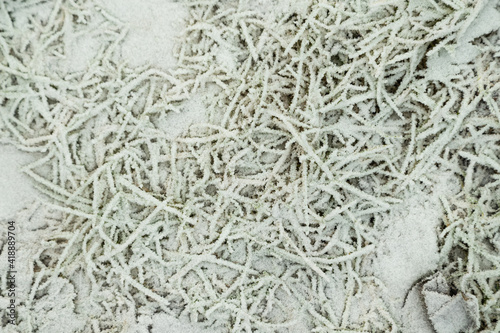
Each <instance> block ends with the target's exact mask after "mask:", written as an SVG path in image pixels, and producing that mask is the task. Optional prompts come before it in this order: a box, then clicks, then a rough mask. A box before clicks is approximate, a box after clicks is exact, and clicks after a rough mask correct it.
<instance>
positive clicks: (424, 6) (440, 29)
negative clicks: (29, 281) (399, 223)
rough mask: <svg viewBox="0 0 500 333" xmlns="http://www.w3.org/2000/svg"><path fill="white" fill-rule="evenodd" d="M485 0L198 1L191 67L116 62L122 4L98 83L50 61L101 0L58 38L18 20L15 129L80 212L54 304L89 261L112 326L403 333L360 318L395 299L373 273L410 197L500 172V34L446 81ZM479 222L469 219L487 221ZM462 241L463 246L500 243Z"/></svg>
mask: <svg viewBox="0 0 500 333" xmlns="http://www.w3.org/2000/svg"><path fill="white" fill-rule="evenodd" d="M492 3H494V2H492ZM485 4H487V2H484V3H474V2H472V1H468V2H464V1H460V2H458V1H454V2H451V1H448V2H446V3H436V2H434V1H429V2H425V1H424V2H417V1H410V2H408V3H406V2H394V3H370V2H338V3H334V4H328V3H325V2H312V3H311V4H310V5H309V6H308V7H307V9H305V10H304V11H302V12H300V13H298V12H297V13H294V12H292V13H288V14H285V15H283V16H280V17H270V16H265V15H263V14H262V13H258V12H255V11H252V10H250V8H251V3H246V2H242V1H240V2H239V3H238V4H236V3H234V2H222V3H219V2H208V3H197V2H192V3H191V2H189V3H187V5H188V6H190V7H191V15H192V20H191V21H190V22H189V25H188V27H187V29H186V33H185V36H184V42H183V43H181V44H180V45H179V48H178V50H177V56H178V61H179V63H178V68H177V69H176V70H175V71H173V72H171V73H164V72H161V71H157V70H154V69H147V68H138V69H130V68H128V67H127V66H126V65H124V64H120V63H117V62H116V61H115V60H113V59H115V58H113V50H114V48H115V47H116V45H118V43H119V42H120V40H121V39H122V38H124V36H125V32H123V30H122V27H121V25H120V23H119V21H117V20H116V19H113V18H112V17H111V16H110V15H109V14H107V13H106V12H105V11H102V9H99V10H100V12H101V15H102V16H103V17H104V19H103V21H102V22H101V23H100V25H98V27H92V28H93V29H101V30H99V31H103V32H105V33H104V35H103V36H106V37H105V38H104V37H103V38H104V39H105V40H108V42H107V43H104V44H106V46H105V47H103V48H102V49H101V50H100V52H99V53H98V55H97V57H96V58H95V61H94V63H93V64H91V65H90V67H89V69H88V70H87V71H86V72H83V73H73V74H61V73H57V72H52V71H47V70H44V68H43V67H41V66H37V65H36V63H35V61H34V60H33V59H35V58H36V57H35V55H39V54H49V55H50V56H51V57H52V56H54V57H61V56H62V57H63V56H64V48H63V47H62V46H63V45H64V40H63V39H62V36H63V35H64V34H69V33H71V32H72V31H80V32H81V33H83V32H85V31H86V29H91V24H90V16H91V15H90V13H93V12H92V10H94V9H92V8H91V7H89V6H88V5H87V3H86V2H81V3H80V2H71V1H68V2H65V1H62V2H57V3H56V6H55V7H53V8H51V11H49V12H50V15H49V16H48V17H47V19H46V20H45V21H43V22H41V23H40V24H36V19H34V20H32V21H30V22H32V23H30V24H28V23H26V22H25V23H24V25H23V29H27V30H28V31H29V32H30V33H31V34H33V35H35V36H37V37H36V38H34V40H35V41H36V40H47V42H46V43H44V44H42V45H39V44H36V42H33V41H32V42H30V41H28V40H24V39H22V38H21V37H20V36H21V35H20V33H19V31H20V30H19V29H21V27H16V20H11V21H12V24H11V25H9V24H8V23H9V22H10V21H6V22H7V25H6V29H5V32H2V38H3V39H4V40H5V41H6V42H5V43H3V44H2V47H3V49H2V58H1V61H2V63H1V66H2V67H1V68H2V69H4V72H2V73H0V75H3V76H4V78H5V80H4V81H3V86H2V88H1V89H2V95H0V97H1V98H2V123H1V129H2V131H3V133H8V135H9V136H10V137H11V138H12V139H13V140H16V142H17V144H18V145H19V146H20V147H21V148H22V149H26V150H30V151H41V152H44V153H45V157H44V158H42V159H41V160H39V161H37V162H36V163H34V164H32V165H30V166H28V167H27V168H26V169H25V170H26V172H27V173H28V174H29V175H31V176H32V177H33V179H34V180H35V181H36V182H37V183H38V186H39V187H40V190H41V191H42V192H44V193H45V194H47V195H48V196H49V197H51V198H52V199H53V202H52V203H51V207H52V208H53V209H56V210H59V211H62V212H64V213H65V218H64V220H63V221H61V222H62V223H61V227H60V228H61V234H60V235H58V236H57V240H58V242H56V244H57V245H56V244H54V243H52V244H53V247H52V248H50V249H46V250H45V251H42V252H41V253H40V258H44V260H35V265H34V267H33V269H34V271H35V276H36V278H35V281H34V283H33V286H32V292H31V293H32V295H33V297H32V301H33V302H35V301H36V299H40V298H41V296H42V295H44V293H46V290H48V289H49V288H50V286H51V284H52V283H53V282H54V281H56V279H59V278H60V277H59V276H60V275H62V276H72V275H74V274H77V272H80V269H83V270H84V271H85V273H86V276H87V278H88V279H89V280H90V295H91V297H90V298H91V299H92V297H93V299H97V300H100V301H99V303H100V304H96V305H98V306H97V307H98V308H100V309H102V313H101V314H100V320H99V321H97V320H94V321H91V322H90V323H88V325H89V327H92V328H93V329H94V330H97V329H100V330H106V329H108V330H110V331H113V330H116V329H118V328H117V327H119V326H120V324H119V323H118V322H115V319H114V318H115V317H116V315H117V314H120V313H131V314H137V313H147V312H148V311H156V310H161V311H165V312H167V313H170V314H173V315H175V316H184V317H189V318H190V319H191V320H192V321H202V322H205V323H206V324H207V325H210V326H211V327H213V328H216V329H219V330H220V331H233V332H240V331H252V330H258V331H259V332H266V331H268V332H280V331H283V332H286V331H287V330H288V328H289V327H291V326H292V325H299V324H300V325H303V327H305V330H308V331H312V332H331V331H335V330H349V329H351V330H362V331H363V330H364V331H374V330H375V331H390V330H393V331H397V330H398V327H399V323H398V322H397V321H396V320H395V319H394V316H393V315H392V314H391V311H392V309H391V307H390V306H389V305H387V302H385V300H383V299H381V298H378V296H376V297H375V298H378V299H376V301H375V302H373V304H371V310H370V311H369V313H368V314H367V315H366V316H361V317H360V319H358V320H354V319H353V318H351V311H350V306H351V303H352V299H353V298H354V297H355V295H356V294H357V293H359V292H360V291H361V290H363V289H369V290H371V291H373V293H374V294H376V291H380V288H379V284H378V283H376V282H374V281H376V280H373V279H371V278H369V277H364V276H363V275H362V273H361V264H362V260H363V257H364V256H365V255H367V254H368V253H370V252H371V251H373V249H374V247H375V246H376V242H377V240H376V239H375V238H374V232H373V230H374V228H377V223H378V222H377V221H379V219H380V218H383V216H384V215H383V214H384V213H385V212H387V210H388V209H390V206H391V204H392V203H394V202H397V201H398V200H397V199H396V198H395V197H397V196H398V193H401V192H402V191H404V190H405V189H406V188H407V187H408V185H410V184H413V183H416V182H423V183H425V184H432V177H431V175H430V174H431V173H432V169H433V168H434V167H435V166H436V165H437V166H438V167H440V168H443V169H446V170H450V171H452V172H454V173H456V174H457V176H459V177H463V179H464V191H463V194H464V195H466V196H476V197H477V195H476V194H475V192H474V191H475V190H476V189H477V188H478V187H480V186H485V184H483V183H481V182H483V181H485V182H486V185H487V186H486V187H488V186H493V185H491V184H494V182H495V181H496V180H495V179H496V174H495V172H498V169H497V168H498V165H499V163H498V154H497V153H498V152H496V150H494V149H493V150H492V149H491V148H490V149H487V147H488V146H491V145H492V144H493V143H495V142H497V141H498V135H499V134H500V133H498V130H499V124H498V121H500V116H499V114H498V89H499V86H498V83H497V82H498V80H497V78H498V75H499V72H498V68H499V67H498V52H499V51H500V50H499V45H498V41H497V40H496V39H495V38H498V37H495V35H490V36H487V37H481V38H479V39H474V40H472V41H467V43H472V44H471V45H473V46H474V47H476V48H478V49H479V50H480V54H479V55H478V56H476V57H474V58H473V59H472V60H470V61H465V62H460V61H454V62H453V61H451V62H450V63H451V65H450V66H451V68H447V69H446V71H444V70H443V75H442V76H440V77H437V78H436V76H435V75H434V76H433V74H434V72H433V71H435V70H437V69H440V67H441V66H442V64H443V63H445V60H443V59H445V58H446V57H447V55H448V54H453V51H452V50H453V48H454V47H458V45H460V42H461V38H462V37H461V36H462V35H466V36H467V31H469V30H468V29H470V26H471V23H472V22H473V20H474V18H475V17H477V16H478V15H479V14H480V13H481V9H482V8H483V7H484V6H485ZM9 5H11V6H16V4H9ZM489 10H494V8H493V7H492V9H489ZM3 15H7V16H8V15H10V14H8V11H7V10H4V11H3ZM93 15H96V14H95V13H94V14H93ZM67 17H73V18H74V19H73V20H68V19H67ZM33 22H35V23H33ZM54 32H56V33H54ZM487 32H489V31H486V32H484V33H487ZM58 34H59V35H58ZM469 35H470V34H469ZM477 37H479V36H477ZM16 38H17V39H16ZM106 38H107V39H106ZM29 50H32V51H29ZM42 51H43V52H42ZM446 52H448V53H446ZM46 61H49V60H46ZM432 66H434V67H432ZM478 73H480V76H479V79H478V75H477V74H478ZM203 89H206V90H203ZM200 90H202V91H204V92H205V94H206V95H207V96H208V97H207V98H206V102H207V105H208V112H209V123H207V124H198V125H194V126H192V127H191V128H190V129H189V131H187V132H186V133H185V134H184V135H183V136H181V137H179V138H175V139H172V138H170V137H169V136H167V135H166V134H165V133H164V130H162V129H161V128H160V126H158V124H159V123H161V119H162V117H164V116H165V114H166V113H167V112H178V111H179V109H180V108H181V107H182V101H183V100H185V99H186V98H188V97H189V95H190V94H192V93H195V92H197V91H200ZM5 135H7V134H5ZM467 161H468V162H467ZM467 163H469V164H468V165H467ZM471 165H472V167H471ZM43 169H45V170H46V172H45V174H44V175H42V174H39V173H37V172H38V171H39V170H43ZM47 170H48V171H47ZM475 170H484V171H483V172H484V173H485V174H486V175H487V176H484V177H479V175H477V174H476V173H475ZM492 170H493V171H494V172H492ZM488 177H489V178H488ZM488 184H489V185H488ZM491 197H494V195H493V194H490V198H491ZM467 198H469V197H467ZM461 202H462V203H461V204H462V205H463V204H464V201H461ZM488 202H489V205H490V206H489V207H490V208H489V209H494V207H495V206H494V203H492V201H491V200H490V201H488ZM497 205H498V204H497ZM496 207H497V206H496ZM497 208H498V207H497ZM453 212H454V213H453ZM452 213H453V214H458V210H455V209H453V210H452ZM472 215H474V214H472ZM472 215H471V216H472ZM476 215H477V214H476ZM474 216H475V215H474ZM474 221H476V219H471V218H465V217H464V220H463V222H462V223H463V224H464V225H465V226H466V230H469V231H470V230H474V229H471V226H474V225H475V226H476V227H477V226H480V228H479V230H481V232H483V231H484V230H486V229H484V228H486V226H485V225H483V224H481V223H479V224H478V222H474ZM488 223H489V224H488V226H494V225H496V224H495V223H493V224H492V223H490V222H488ZM451 225H452V226H453V228H455V226H457V224H456V223H455V224H451ZM488 228H489V227H488ZM483 229H484V230H483ZM490 229H491V228H490ZM453 230H459V229H453ZM461 230H465V229H461ZM488 230H489V229H488ZM490 233H491V237H490V236H488V237H489V238H487V239H488V242H491V241H492V240H491V239H493V241H494V240H495V239H496V238H495V237H497V238H498V236H495V235H498V233H497V232H496V233H495V230H494V229H491V230H490ZM443 235H448V236H447V237H448V238H446V239H447V240H446V241H445V249H450V248H452V247H453V246H455V247H457V246H458V247H460V246H462V247H464V246H465V247H466V248H468V249H474V248H475V247H477V246H479V245H477V244H476V243H474V242H483V240H482V238H481V237H482V236H481V237H477V236H475V234H471V233H468V234H465V236H464V235H463V234H460V233H459V232H456V231H450V230H449V229H445V231H444V232H443ZM462 236H463V237H462ZM450 237H451V238H450ZM460 237H462V238H460ZM485 237H486V236H485ZM490 238H491V239H490ZM464 240H466V241H464ZM471 251H473V252H472V253H473V254H474V253H476V252H474V250H471ZM484 253H486V252H481V255H483V254H484ZM483 256H484V255H483ZM471 258H472V257H471ZM486 259H488V260H490V263H489V264H487V265H490V266H491V267H490V266H488V267H489V268H487V270H486V271H488V272H489V271H491V270H494V269H497V268H493V265H495V262H496V261H495V260H496V259H494V260H493V259H492V257H491V256H490V257H487V258H486ZM456 260H457V262H460V258H458V259H456ZM469 262H470V264H469V266H470V267H471V268H470V270H469V271H468V274H469V275H465V276H463V277H461V279H462V280H461V281H462V288H463V289H467V292H471V291H470V290H469V289H471V288H472V289H473V290H474V291H475V292H476V293H475V295H476V296H477V297H481V296H479V293H478V292H477V290H478V289H477V288H475V287H474V286H473V285H471V284H470V283H469V281H479V282H474V283H478V285H479V286H480V287H479V290H482V289H481V288H484V286H483V285H484V283H486V284H487V286H488V287H489V289H485V290H486V291H485V293H486V294H485V295H487V299H486V298H480V304H481V306H482V310H481V311H482V312H481V313H482V315H483V318H484V319H482V320H483V323H484V324H483V327H485V328H491V327H492V325H493V322H494V320H495V318H496V317H495V316H496V315H497V314H495V313H494V305H495V304H494V300H498V292H497V291H495V290H494V288H495V283H496V282H494V281H493V280H492V279H491V277H489V276H488V277H486V276H485V274H483V273H481V274H479V273H478V268H477V267H478V266H477V265H478V264H477V263H478V262H479V259H478V258H476V259H470V261H469ZM447 263H448V262H446V264H447ZM457 265H458V266H457ZM460 265H461V264H456V265H455V266H456V267H459V268H460V267H462V266H460ZM452 266H453V264H452ZM455 266H453V267H455ZM469 266H468V267H469ZM481 269H482V268H481ZM454 274H455V276H462V275H460V274H461V273H460V271H457V272H456V273H454ZM486 275H487V273H486ZM479 277H480V278H479ZM481 279H482V280H481ZM485 279H486V280H485ZM485 281H486V282H485ZM492 281H493V282H492ZM481 286H482V287H481ZM103 291H107V292H108V294H109V295H107V296H106V297H107V298H106V299H105V300H104V299H103V296H101V295H100V294H101V293H102V292H103ZM464 292H465V290H464ZM472 293H473V294H474V292H472ZM483 300H484V301H483ZM491 300H493V301H491ZM27 306H28V307H29V306H30V304H29V303H28V304H27ZM492 309H493V310H492ZM492 311H493V312H492ZM21 321H22V322H23V323H24V325H31V324H29V323H30V319H29V318H21ZM116 325H117V326H116ZM35 326H36V324H35ZM26 327H27V326H26Z"/></svg>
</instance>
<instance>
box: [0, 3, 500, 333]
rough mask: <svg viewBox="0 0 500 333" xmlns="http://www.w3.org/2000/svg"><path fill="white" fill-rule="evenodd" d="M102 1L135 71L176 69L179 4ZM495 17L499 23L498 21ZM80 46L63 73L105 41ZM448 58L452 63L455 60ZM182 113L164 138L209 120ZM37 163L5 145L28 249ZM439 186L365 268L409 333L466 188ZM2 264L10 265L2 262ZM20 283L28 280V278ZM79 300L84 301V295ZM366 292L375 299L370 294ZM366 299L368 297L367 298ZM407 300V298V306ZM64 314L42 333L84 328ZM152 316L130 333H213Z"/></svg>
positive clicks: (9, 196) (393, 220)
mask: <svg viewBox="0 0 500 333" xmlns="http://www.w3.org/2000/svg"><path fill="white" fill-rule="evenodd" d="M100 1H101V3H102V5H103V7H105V8H106V9H107V10H108V11H109V12H110V13H112V14H113V15H115V16H116V17H118V18H119V19H120V20H121V21H122V22H125V23H126V25H127V26H128V27H129V29H130V32H129V34H128V35H127V37H126V39H125V40H124V41H123V44H122V45H121V46H120V49H119V52H118V53H117V54H118V55H119V57H120V58H121V59H122V60H125V61H127V62H128V63H129V64H131V65H133V66H142V65H152V66H156V67H158V68H162V69H168V68H172V67H173V66H175V59H174V57H173V55H172V47H173V43H174V42H175V38H176V37H177V36H178V35H179V34H180V32H181V30H182V19H184V18H186V17H187V11H186V9H185V8H184V7H183V6H182V5H181V4H180V3H172V2H168V1H161V0H145V1H135V0H124V1H122V0H100ZM259 4H261V5H262V7H261V8H262V10H264V11H265V10H266V9H268V8H269V7H266V2H264V1H261V2H259ZM300 5H301V3H300V2H298V4H295V6H300ZM290 6H294V4H293V2H285V1H283V2H281V3H280V4H279V5H278V7H276V6H275V7H272V6H270V7H271V8H274V10H278V9H279V10H283V11H286V10H288V9H289V7H290ZM488 15H490V16H491V15H493V17H490V16H488ZM494 15H495V13H493V14H491V12H488V11H485V12H484V14H483V16H480V17H479V19H478V24H477V25H476V28H477V30H478V31H475V32H474V31H473V32H471V33H470V35H469V36H466V37H464V38H465V39H464V44H463V48H464V49H465V48H467V47H469V46H468V45H467V42H468V40H467V38H473V37H474V36H476V35H481V34H484V31H485V30H491V28H492V26H491V25H485V24H484V22H491V21H492V20H496V19H497V17H495V16H494ZM498 22H500V21H498ZM494 28H495V27H494ZM496 28H498V27H496ZM74 46H75V48H74V49H73V50H72V52H73V54H74V57H69V58H68V61H67V62H63V63H59V64H58V66H62V67H65V68H64V70H69V69H70V68H71V69H75V70H81V69H84V68H85V67H86V66H87V65H88V64H89V63H90V62H91V60H92V57H93V56H94V54H95V52H96V51H97V49H98V47H99V41H98V39H97V37H96V36H84V37H82V38H80V39H78V41H76V40H75V43H74ZM459 51H460V50H458V51H457V56H459V57H460V56H462V53H461V52H459ZM474 52H475V50H468V52H467V54H473V53H474ZM222 56H223V57H224V56H226V57H230V56H231V55H230V54H229V55H228V54H225V55H224V54H223V55H222ZM443 57H448V55H447V54H446V55H444V56H443ZM459 60H460V59H459ZM461 60H464V59H461ZM447 61H448V62H449V59H442V58H438V57H436V59H435V62H436V63H435V64H434V66H436V68H441V70H442V71H452V70H453V68H449V67H447V65H446V63H447ZM443 64H445V65H443ZM438 74H439V73H438ZM441 74H442V73H441ZM181 110H182V111H183V112H182V113H181V114H174V113H170V114H169V115H167V116H165V117H164V118H163V119H161V120H160V121H161V122H162V127H163V128H164V129H165V132H166V133H167V135H168V136H170V137H172V138H173V137H177V136H179V135H180V134H182V133H183V132H184V131H185V130H186V129H187V128H188V127H189V125H191V124H193V123H195V122H204V121H205V120H206V115H205V109H204V107H203V104H202V103H201V96H194V97H193V98H192V99H191V100H190V101H188V102H186V103H184V104H183V106H182V107H181ZM34 160H35V159H34V158H33V157H32V156H31V155H30V153H25V152H21V151H18V150H16V149H15V148H14V147H13V146H12V145H5V144H4V145H0V189H1V190H0V220H1V221H2V222H3V221H6V220H8V219H14V220H16V221H17V223H18V224H19V225H20V226H21V230H24V232H25V233H24V234H21V235H20V236H19V239H20V242H21V245H22V244H29V243H30V242H35V243H36V238H37V233H36V229H37V227H39V226H40V225H43V223H44V222H43V219H44V218H46V217H45V216H44V214H43V208H41V207H40V205H41V204H40V199H39V198H40V194H38V192H37V191H36V189H35V188H34V187H33V185H32V184H31V181H30V179H29V178H28V177H27V176H25V175H24V174H23V173H22V171H21V167H22V166H23V165H26V164H28V163H30V162H32V161H34ZM440 179H441V182H440V183H438V184H437V185H436V186H435V191H434V194H433V195H432V196H428V195H425V194H423V192H421V191H420V190H419V189H418V188H416V189H415V191H414V194H413V195H412V196H410V197H407V198H404V200H403V202H402V203H401V204H399V206H396V207H394V209H393V211H392V213H391V214H390V216H389V217H388V218H387V220H385V221H382V222H381V224H380V230H379V232H380V233H379V235H378V241H379V242H378V245H377V248H376V251H375V252H374V253H373V254H372V255H370V259H371V261H370V263H369V264H368V265H367V266H366V267H365V268H364V269H365V270H366V272H368V273H371V274H373V276H375V277H377V278H378V279H380V280H381V281H382V282H383V283H384V284H385V287H386V295H385V297H386V298H387V299H388V300H390V302H391V303H392V304H391V306H392V309H393V310H394V312H395V313H396V315H397V316H399V317H400V320H401V322H402V324H403V327H405V330H406V332H415V333H417V332H420V333H427V332H429V333H431V332H433V329H432V327H431V326H430V324H429V322H428V321H427V320H426V316H427V314H426V313H425V311H424V308H423V307H422V304H421V299H420V297H419V295H418V294H417V293H416V292H415V291H414V290H413V289H412V291H411V292H409V290H410V288H411V287H412V286H413V284H414V282H415V281H417V280H419V279H420V278H422V277H423V276H425V275H426V274H428V273H429V272H432V271H433V270H434V269H435V268H436V267H437V262H438V256H439V253H438V250H439V249H438V245H437V232H436V231H437V227H438V224H439V218H440V216H441V215H442V208H441V204H440V201H439V200H440V199H439V197H440V196H441V195H446V194H450V193H454V192H455V191H457V188H459V186H460V185H459V184H458V181H457V180H456V179H454V178H453V177H452V176H450V175H447V174H443V175H441V177H440ZM40 210H42V213H40ZM36 212H38V213H36ZM37 214H38V215H37ZM23 223H26V224H30V225H29V226H28V225H26V226H25V225H22V224H23ZM31 248H33V246H31ZM28 256H29V254H28V253H24V252H22V251H21V252H20V257H19V258H18V262H19V263H22V262H23V260H22V259H23V258H24V257H28ZM1 259H2V260H4V258H3V257H2V258H1ZM27 261H28V260H26V262H27ZM19 270H20V272H22V271H23V268H22V267H20V268H19ZM26 272H27V268H26ZM19 276H20V277H21V276H23V275H22V273H20V274H19ZM28 278H29V276H25V278H21V281H20V285H19V289H20V290H23V289H24V288H23V286H24V287H25V288H27V287H28V283H29V280H28ZM71 288H72V287H71ZM71 288H69V287H68V288H66V289H65V287H64V286H61V290H54V293H55V294H54V295H52V297H54V299H53V302H55V303H62V304H63V305H64V299H65V297H66V296H67V297H69V298H72V297H75V290H72V289H71ZM82 288H83V289H84V287H82ZM80 292H82V293H83V294H84V291H83V290H81V291H80ZM365 292H366V293H369V292H370V290H366V291H365ZM65 295H66V296H65ZM360 295H361V296H362V295H363V293H361V294H360ZM56 296H57V297H56ZM361 296H360V298H359V299H356V300H354V303H353V306H352V307H353V313H352V316H353V317H356V316H362V315H363V311H364V305H365V304H364V302H366V301H368V302H369V301H370V300H371V297H370V296H369V295H367V296H366V298H365V299H362V298H361ZM406 296H408V297H407V298H406V301H405V297H406ZM79 297H81V296H79ZM5 302H6V300H5V299H2V300H0V305H1V306H2V307H3V306H4V305H5ZM82 302H83V303H85V302H86V300H84V299H82ZM403 303H404V307H403ZM60 311H63V312H62V313H61V312H60ZM64 311H66V310H65V308H64V307H61V308H57V307H55V308H54V310H53V311H52V312H49V314H48V318H47V320H48V321H49V320H50V321H51V323H50V325H47V326H46V327H45V328H44V330H43V331H44V332H54V333H55V332H61V333H63V332H68V333H69V332H73V330H74V329H76V328H78V327H82V321H84V320H85V318H84V316H83V315H78V316H77V315H75V314H74V313H72V312H71V311H69V310H68V311H69V312H67V313H65V312H64ZM87 311H88V312H89V313H91V311H92V309H91V308H88V309H87ZM151 315H152V316H149V315H142V316H138V322H137V324H136V323H131V326H130V327H129V329H128V332H141V333H142V332H153V333H160V332H169V333H181V332H182V333H187V332H193V333H194V332H200V333H202V332H208V331H206V330H203V329H202V328H201V326H198V325H196V324H192V323H189V322H187V321H185V320H179V319H177V318H174V317H172V316H169V315H166V314H151ZM65 316H67V317H65ZM148 326H150V327H151V331H148V329H147V327H148ZM303 329H304V328H303V327H301V326H300V325H297V326H296V327H295V328H294V330H293V331H292V330H291V331H290V332H297V333H298V332H304V331H303Z"/></svg>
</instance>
